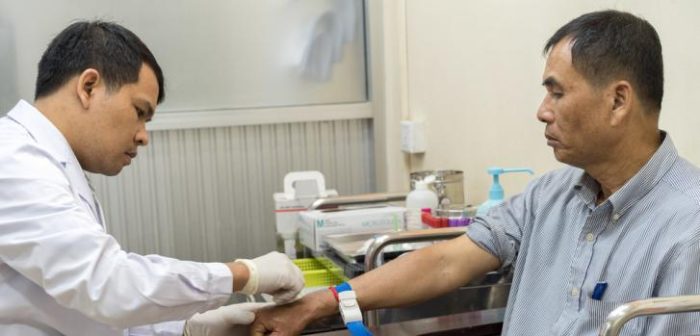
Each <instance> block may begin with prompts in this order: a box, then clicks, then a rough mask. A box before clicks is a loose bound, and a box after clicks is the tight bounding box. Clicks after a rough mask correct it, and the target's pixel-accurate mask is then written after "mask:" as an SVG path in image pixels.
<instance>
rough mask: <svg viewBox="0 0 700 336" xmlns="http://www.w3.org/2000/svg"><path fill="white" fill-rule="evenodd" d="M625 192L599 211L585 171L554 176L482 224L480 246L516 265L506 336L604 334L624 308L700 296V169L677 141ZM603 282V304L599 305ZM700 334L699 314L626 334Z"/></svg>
mask: <svg viewBox="0 0 700 336" xmlns="http://www.w3.org/2000/svg"><path fill="white" fill-rule="evenodd" d="M663 135H664V136H665V137H664V140H663V142H662V144H661V146H660V147H659V149H658V150H657V151H656V153H655V154H654V155H653V156H652V158H651V159H650V160H649V161H648V162H647V163H646V164H645V165H644V166H643V167H642V168H641V169H640V170H639V172H637V174H636V175H634V176H633V177H632V178H631V179H630V180H629V181H627V183H625V185H624V186H623V187H622V188H621V189H619V190H618V191H617V192H615V193H614V194H612V195H611V196H610V197H609V198H608V199H607V200H606V201H604V202H603V203H601V204H600V205H598V206H596V204H595V200H596V195H597V194H598V191H599V185H598V183H597V182H595V181H594V180H593V178H591V177H590V176H589V175H588V174H586V173H585V172H584V171H583V170H581V169H578V168H573V167H567V168H563V169H559V170H556V171H553V172H550V173H548V174H546V175H544V176H542V177H541V178H539V179H537V180H535V181H533V182H532V183H530V184H529V185H528V187H527V188H526V190H525V191H524V192H523V193H522V194H520V195H517V196H514V197H513V198H511V199H509V200H508V201H506V202H505V203H503V204H501V205H499V206H497V207H494V208H492V209H491V210H490V211H489V213H488V215H487V216H486V217H485V218H477V220H476V221H475V223H473V224H472V225H471V226H470V228H469V231H468V235H469V237H470V238H471V239H472V240H473V241H474V242H476V243H477V244H478V245H480V246H481V247H483V248H484V249H486V250H487V251H489V252H490V253H491V254H493V255H494V256H496V257H498V258H499V259H500V261H501V263H502V267H504V268H506V267H514V278H513V285H512V287H511V292H510V297H509V298H508V307H507V309H506V316H505V323H504V330H503V335H525V336H530V335H591V336H593V335H597V334H598V330H599V329H600V327H601V326H602V325H603V322H604V320H605V318H606V316H607V315H608V313H610V312H611V311H612V310H613V309H614V308H616V307H617V306H619V305H620V304H623V303H626V302H629V301H633V300H638V299H643V298H649V297H664V296H675V295H690V294H698V293H700V170H699V169H698V168H696V167H695V166H693V165H692V164H690V163H689V162H687V161H686V160H684V159H683V158H681V157H680V156H679V155H678V152H677V151H676V149H675V147H674V145H673V142H672V141H671V139H670V136H666V135H665V133H664V134H663ZM599 281H605V282H607V283H608V288H607V291H606V292H605V293H604V295H603V297H602V299H600V300H595V299H592V298H591V294H592V291H593V288H594V287H595V285H596V283H598V282H599ZM699 332H700V314H698V313H684V314H674V315H656V316H651V317H640V318H635V319H632V320H631V321H629V322H627V324H626V325H625V327H624V329H623V331H622V335H688V334H696V333H699Z"/></svg>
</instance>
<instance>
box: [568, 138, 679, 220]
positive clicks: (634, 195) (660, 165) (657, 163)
mask: <svg viewBox="0 0 700 336" xmlns="http://www.w3.org/2000/svg"><path fill="white" fill-rule="evenodd" d="M661 139H663V140H662V141H661V146H659V148H658V149H657V150H656V152H655V153H654V155H652V157H651V159H649V161H647V163H646V164H644V166H642V168H641V169H640V170H639V171H638V172H637V173H636V174H635V175H634V176H632V178H631V179H629V180H628V181H627V182H626V183H625V184H624V185H623V186H622V188H620V189H619V190H618V191H616V192H614V193H613V194H612V195H611V196H610V197H609V198H608V199H607V200H606V201H605V202H603V203H601V204H600V205H601V206H602V205H605V204H606V203H610V205H612V210H613V213H615V214H616V215H617V216H619V217H621V216H623V215H624V213H625V212H626V211H627V209H629V208H630V207H631V206H632V205H634V204H635V203H636V202H637V201H638V200H639V199H641V198H642V197H644V195H646V194H647V193H648V192H649V191H650V190H651V189H652V188H653V187H654V186H655V185H656V184H657V183H659V181H661V179H662V178H663V177H664V175H666V173H667V172H668V170H669V169H670V168H671V167H672V166H673V163H674V162H675V161H676V160H677V159H678V157H679V156H678V151H677V150H676V147H675V146H674V145H673V141H672V140H671V136H669V135H668V134H667V133H666V132H664V131H661ZM574 189H575V190H576V192H577V194H578V195H579V197H580V198H581V199H582V201H583V202H584V203H585V204H586V205H587V206H588V207H589V208H590V209H594V208H595V207H596V205H595V201H596V196H597V195H598V192H599V191H600V185H599V184H598V182H597V181H596V180H595V179H593V177H591V176H590V175H588V173H586V172H585V171H581V177H580V178H579V182H578V183H576V184H575V185H574Z"/></svg>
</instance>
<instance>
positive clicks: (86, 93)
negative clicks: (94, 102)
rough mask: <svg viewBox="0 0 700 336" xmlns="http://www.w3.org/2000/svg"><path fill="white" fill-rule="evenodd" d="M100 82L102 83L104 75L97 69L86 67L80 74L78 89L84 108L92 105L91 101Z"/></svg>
mask: <svg viewBox="0 0 700 336" xmlns="http://www.w3.org/2000/svg"><path fill="white" fill-rule="evenodd" d="M100 84H102V76H100V73H99V71H97V70H95V69H92V68H90V69H85V71H83V72H82V73H81V74H80V76H78V83H77V87H76V90H77V93H78V98H79V99H80V104H81V105H83V108H85V109H87V108H89V107H90V101H91V99H92V98H93V97H94V93H95V92H94V91H95V88H96V87H97V86H98V85H100Z"/></svg>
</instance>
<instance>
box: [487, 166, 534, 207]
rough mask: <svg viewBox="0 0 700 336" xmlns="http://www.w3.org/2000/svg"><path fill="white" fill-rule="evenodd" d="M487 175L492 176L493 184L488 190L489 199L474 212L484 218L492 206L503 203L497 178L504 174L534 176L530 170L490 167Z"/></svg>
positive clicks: (502, 195)
mask: <svg viewBox="0 0 700 336" xmlns="http://www.w3.org/2000/svg"><path fill="white" fill-rule="evenodd" d="M486 171H487V172H488V173H489V175H491V176H493V183H492V184H491V189H490V190H489V199H488V200H487V201H486V202H484V203H482V204H481V205H480V206H479V209H477V210H476V215H477V216H484V215H486V213H487V212H488V211H489V209H490V208H491V207H492V206H494V205H498V204H501V203H502V202H503V197H504V192H503V187H502V186H501V183H500V182H499V180H498V177H499V176H500V175H501V174H505V173H518V172H527V173H530V174H534V172H533V171H532V169H530V168H501V167H491V168H489V169H487V170H486Z"/></svg>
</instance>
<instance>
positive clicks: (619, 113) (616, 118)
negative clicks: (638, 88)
mask: <svg viewBox="0 0 700 336" xmlns="http://www.w3.org/2000/svg"><path fill="white" fill-rule="evenodd" d="M612 93H613V94H612V102H611V103H612V104H611V105H612V106H611V108H612V111H611V123H612V125H613V126H617V125H620V124H621V123H622V122H623V121H624V120H625V119H626V118H627V116H628V115H629V110H630V107H631V105H632V86H631V85H630V83H629V82H627V81H619V82H615V83H613V85H612Z"/></svg>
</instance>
